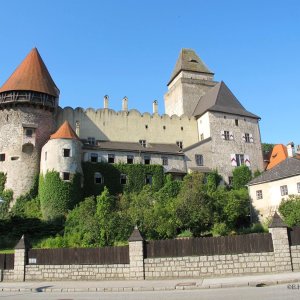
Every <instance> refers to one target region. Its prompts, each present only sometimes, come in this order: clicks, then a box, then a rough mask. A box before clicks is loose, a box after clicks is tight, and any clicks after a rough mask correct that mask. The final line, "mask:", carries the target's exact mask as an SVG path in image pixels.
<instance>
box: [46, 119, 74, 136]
mask: <svg viewBox="0 0 300 300" xmlns="http://www.w3.org/2000/svg"><path fill="white" fill-rule="evenodd" d="M52 139H76V140H79V138H78V136H77V134H76V133H75V131H74V130H73V128H72V127H71V125H70V124H69V122H68V121H65V122H64V123H63V124H62V125H61V126H60V127H59V128H58V130H57V131H56V132H55V133H53V134H52V135H51V136H50V140H52Z"/></svg>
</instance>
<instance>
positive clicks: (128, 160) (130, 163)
mask: <svg viewBox="0 0 300 300" xmlns="http://www.w3.org/2000/svg"><path fill="white" fill-rule="evenodd" d="M127 163H128V164H129V165H132V164H133V155H127Z"/></svg>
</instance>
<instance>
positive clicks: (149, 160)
mask: <svg viewBox="0 0 300 300" xmlns="http://www.w3.org/2000/svg"><path fill="white" fill-rule="evenodd" d="M150 162H151V158H150V156H149V155H145V156H144V164H145V165H150Z"/></svg>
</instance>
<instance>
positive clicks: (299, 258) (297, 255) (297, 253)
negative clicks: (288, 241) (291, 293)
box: [291, 245, 300, 271]
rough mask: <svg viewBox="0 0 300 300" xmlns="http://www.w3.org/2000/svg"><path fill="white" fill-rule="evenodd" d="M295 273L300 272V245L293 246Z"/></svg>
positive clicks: (292, 256)
mask: <svg viewBox="0 0 300 300" xmlns="http://www.w3.org/2000/svg"><path fill="white" fill-rule="evenodd" d="M291 258H292V265H293V271H300V245H297V246H291Z"/></svg>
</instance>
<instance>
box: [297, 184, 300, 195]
mask: <svg viewBox="0 0 300 300" xmlns="http://www.w3.org/2000/svg"><path fill="white" fill-rule="evenodd" d="M297 191H298V193H300V182H298V183H297Z"/></svg>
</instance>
